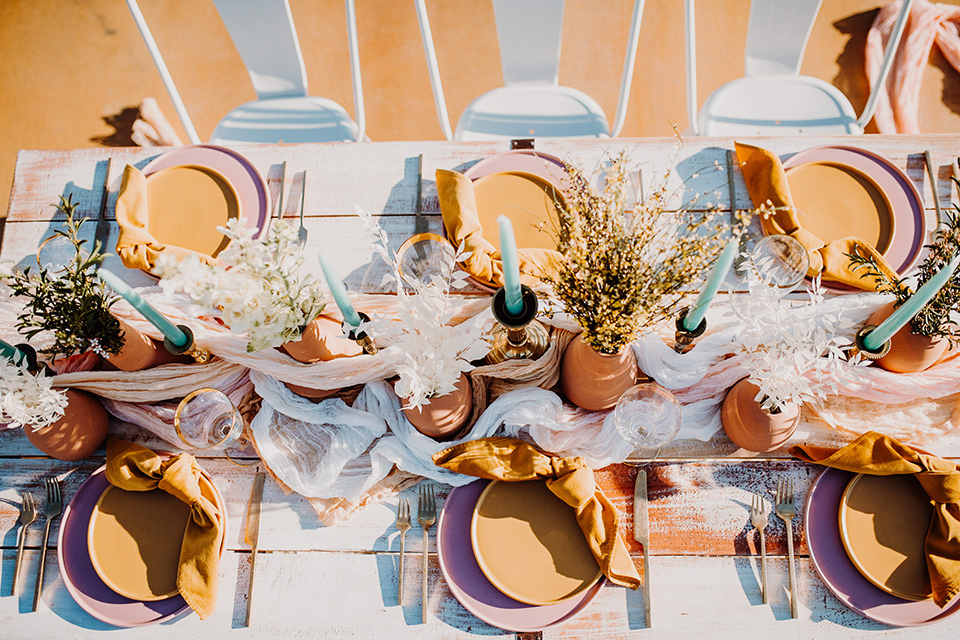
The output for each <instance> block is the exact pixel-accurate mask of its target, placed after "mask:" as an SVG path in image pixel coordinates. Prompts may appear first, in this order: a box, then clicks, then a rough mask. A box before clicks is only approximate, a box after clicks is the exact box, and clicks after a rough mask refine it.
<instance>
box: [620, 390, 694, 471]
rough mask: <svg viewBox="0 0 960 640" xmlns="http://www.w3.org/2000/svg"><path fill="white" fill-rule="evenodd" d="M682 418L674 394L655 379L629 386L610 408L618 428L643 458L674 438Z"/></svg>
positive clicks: (658, 451)
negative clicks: (615, 404)
mask: <svg viewBox="0 0 960 640" xmlns="http://www.w3.org/2000/svg"><path fill="white" fill-rule="evenodd" d="M682 418H683V410H682V409H681V407H680V403H679V402H678V401H677V399H676V397H675V396H674V395H673V394H672V393H670V391H668V390H667V389H664V388H663V387H661V386H660V385H659V384H657V383H656V382H643V383H640V384H638V385H635V386H633V387H630V388H629V389H627V390H626V391H624V392H623V395H621V396H620V399H619V400H617V406H616V407H615V408H614V409H613V420H614V424H616V426H617V431H619V432H620V435H621V436H622V437H623V439H624V440H626V441H627V442H628V443H630V444H631V445H633V447H634V449H636V450H638V451H639V452H640V453H642V454H644V457H650V455H649V454H652V457H654V458H655V457H657V456H658V455H659V454H660V449H661V448H662V447H664V446H666V445H668V444H670V443H671V442H672V441H673V439H674V438H676V437H677V433H678V432H679V431H680V422H681V420H682Z"/></svg>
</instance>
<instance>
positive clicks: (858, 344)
mask: <svg viewBox="0 0 960 640" xmlns="http://www.w3.org/2000/svg"><path fill="white" fill-rule="evenodd" d="M876 328H877V327H876V325H872V324H868V325H864V326H863V327H861V328H860V330H859V331H857V335H856V337H855V338H854V347H853V349H851V350H850V351H849V355H850V357H851V358H852V357H854V356H855V355H857V354H859V355H860V357H861V358H866V359H867V360H879V359H880V358H883V357H884V356H886V355H887V354H888V353H890V347H891V346H892V345H893V341H892V340H887V341H886V342H884V343H883V345H882V346H881V347H880V350H879V351H871V350H870V349H867V347H866V345H864V343H863V341H864V340H865V339H866V337H867V335H868V334H869V333H870V332H871V331H873V330H874V329H876Z"/></svg>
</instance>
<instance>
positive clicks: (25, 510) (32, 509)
mask: <svg viewBox="0 0 960 640" xmlns="http://www.w3.org/2000/svg"><path fill="white" fill-rule="evenodd" d="M36 519H37V507H36V506H35V505H34V503H33V494H32V493H27V492H24V494H23V496H22V497H21V499H20V532H19V533H18V534H17V566H16V567H15V568H14V569H13V585H12V586H11V587H10V595H12V596H15V595H17V579H18V578H19V577H20V565H21V562H22V561H23V543H24V542H25V541H26V539H27V527H29V526H30V525H31V524H33V522H34V521H35V520H36Z"/></svg>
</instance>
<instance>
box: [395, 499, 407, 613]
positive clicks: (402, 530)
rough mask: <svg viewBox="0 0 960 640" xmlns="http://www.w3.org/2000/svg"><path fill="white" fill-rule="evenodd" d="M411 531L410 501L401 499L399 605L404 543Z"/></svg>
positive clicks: (401, 601) (401, 588)
mask: <svg viewBox="0 0 960 640" xmlns="http://www.w3.org/2000/svg"><path fill="white" fill-rule="evenodd" d="M409 530H410V501H409V500H408V499H407V498H400V504H398V505H397V531H399V532H400V578H399V580H398V581H397V604H403V541H404V539H405V538H406V537H407V531H409Z"/></svg>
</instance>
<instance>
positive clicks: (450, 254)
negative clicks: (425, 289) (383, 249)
mask: <svg viewBox="0 0 960 640" xmlns="http://www.w3.org/2000/svg"><path fill="white" fill-rule="evenodd" d="M455 255H456V248H455V247H454V246H453V245H452V244H451V243H450V241H449V240H447V239H446V238H444V237H443V236H439V235H437V234H435V233H418V234H417V235H415V236H411V237H409V238H407V239H406V241H405V242H404V243H403V244H402V245H401V246H400V250H399V251H397V260H398V262H399V265H400V275H401V276H402V277H403V279H404V280H406V282H407V283H409V284H413V283H420V284H429V283H431V282H433V280H434V277H439V278H440V279H441V280H442V281H443V282H446V281H448V280H449V279H450V275H451V274H452V273H453V268H454V263H453V259H454V257H455Z"/></svg>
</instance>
